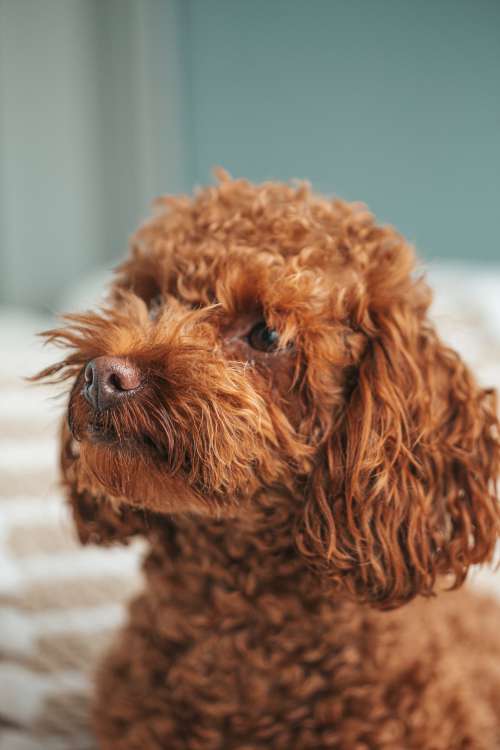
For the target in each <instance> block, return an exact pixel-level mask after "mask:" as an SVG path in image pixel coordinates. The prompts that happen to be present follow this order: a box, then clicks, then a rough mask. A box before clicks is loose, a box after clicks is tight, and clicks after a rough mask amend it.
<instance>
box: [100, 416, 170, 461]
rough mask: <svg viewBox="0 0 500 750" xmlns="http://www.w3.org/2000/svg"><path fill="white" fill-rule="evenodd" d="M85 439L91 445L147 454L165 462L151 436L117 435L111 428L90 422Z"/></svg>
mask: <svg viewBox="0 0 500 750" xmlns="http://www.w3.org/2000/svg"><path fill="white" fill-rule="evenodd" d="M85 438H86V439H87V440H89V442H91V443H92V444H93V445H97V446H102V447H106V448H111V449H112V450H116V451H122V452H125V453H134V454H137V453H142V454H144V453H147V454H149V455H153V456H154V457H155V458H156V459H160V460H165V458H166V455H165V449H164V448H163V447H162V446H161V445H160V444H159V443H157V442H156V441H155V440H154V438H153V437H152V436H151V435H148V434H147V433H140V434H137V435H118V433H117V432H116V430H115V429H114V428H113V427H110V426H106V427H104V426H103V425H100V424H99V423H96V422H91V423H89V424H88V425H87V429H86V432H85Z"/></svg>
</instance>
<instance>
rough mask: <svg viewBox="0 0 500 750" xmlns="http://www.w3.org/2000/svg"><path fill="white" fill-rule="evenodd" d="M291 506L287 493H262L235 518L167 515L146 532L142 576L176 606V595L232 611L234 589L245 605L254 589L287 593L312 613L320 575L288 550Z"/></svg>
mask: <svg viewBox="0 0 500 750" xmlns="http://www.w3.org/2000/svg"><path fill="white" fill-rule="evenodd" d="M295 507H296V501H295V502H294V498H293V497H292V496H289V495H288V493H277V492H266V493H262V495H261V496H260V497H259V498H258V500H257V502H256V503H255V505H254V506H253V508H252V509H251V510H245V511H244V512H242V513H241V514H240V515H239V516H234V517H231V518H223V519H220V520H215V519H210V518H207V517H201V516H180V515H179V516H176V517H173V518H172V521H171V522H170V523H167V524H163V525H161V526H160V528H159V529H157V531H156V532H155V533H154V535H153V538H152V551H151V553H150V555H149V556H148V557H147V559H146V562H145V573H146V576H147V577H148V579H149V580H150V583H151V584H152V586H153V588H154V589H156V590H163V591H165V590H168V591H169V596H171V595H173V596H174V597H175V598H179V601H178V602H177V603H178V604H180V603H181V600H182V603H183V604H184V605H188V604H189V606H193V607H195V608H196V609H204V610H206V608H207V605H213V606H214V608H215V609H214V614H216V613H217V612H219V614H220V615H221V616H222V615H223V611H224V610H227V609H229V610H230V609H231V597H232V596H233V595H238V599H239V600H240V602H241V598H243V599H244V598H245V596H247V597H248V600H249V603H250V602H251V601H252V600H254V598H255V596H256V594H261V595H267V596H269V597H270V598H271V599H272V598H273V597H280V598H282V597H285V598H286V597H287V595H290V594H293V597H294V598H295V601H296V602H297V601H302V603H303V606H304V609H306V610H309V611H312V610H314V609H315V608H316V607H317V606H318V604H319V602H320V600H321V599H322V596H323V595H324V592H322V586H321V584H320V580H319V577H318V576H317V575H316V574H314V573H313V572H312V571H311V570H310V569H309V568H308V566H307V564H306V563H305V561H304V559H303V557H302V556H301V555H299V554H298V553H297V550H296V548H295V545H294V541H293V538H292V530H293V516H294V511H295ZM299 590H300V591H302V593H301V596H300V598H297V592H298V591H299ZM224 602H225V603H226V604H227V605H228V606H227V607H222V609H221V606H222V604H223V603H224ZM252 606H253V605H252ZM285 611H286V610H285V609H283V610H282V612H285ZM226 615H227V611H226Z"/></svg>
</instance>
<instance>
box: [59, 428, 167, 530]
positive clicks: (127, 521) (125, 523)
mask: <svg viewBox="0 0 500 750" xmlns="http://www.w3.org/2000/svg"><path fill="white" fill-rule="evenodd" d="M76 451H77V444H75V441H74V440H73V438H72V436H71V433H70V431H69V429H68V427H67V425H66V422H64V423H63V425H62V430H61V454H60V467H61V475H62V483H63V487H64V490H65V492H66V497H67V500H68V502H69V504H70V506H71V511H72V515H73V519H74V521H75V525H76V529H77V533H78V538H79V540H80V542H82V544H103V545H107V544H111V543H113V542H120V543H122V544H127V543H128V541H129V540H130V539H131V538H132V537H133V536H136V535H138V534H147V533H149V532H150V531H151V529H152V528H153V526H154V523H155V521H156V517H154V515H153V514H151V513H147V512H146V511H142V510H135V509H134V508H131V507H130V506H126V505H117V504H114V503H113V502H112V501H111V500H110V499H109V498H106V497H104V496H101V495H94V494H93V493H92V492H91V491H90V490H87V489H83V488H82V487H80V486H79V482H78V456H77V452H76Z"/></svg>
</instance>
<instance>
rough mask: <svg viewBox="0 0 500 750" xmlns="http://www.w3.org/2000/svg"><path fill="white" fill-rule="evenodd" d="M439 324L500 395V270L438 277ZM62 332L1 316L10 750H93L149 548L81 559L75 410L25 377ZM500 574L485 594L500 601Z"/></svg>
mask: <svg viewBox="0 0 500 750" xmlns="http://www.w3.org/2000/svg"><path fill="white" fill-rule="evenodd" d="M432 281H433V283H434V285H435V286H436V287H437V289H438V293H437V299H436V305H435V308H434V314H435V317H436V320H437V322H438V325H439V327H440V329H441V332H442V334H443V335H444V337H445V338H446V339H447V340H448V341H449V342H450V343H452V344H453V345H454V346H455V347H456V348H458V349H459V350H461V352H462V354H463V355H464V356H465V358H466V359H467V360H468V361H469V362H470V364H471V365H472V366H473V367H474V368H475V369H476V370H477V372H478V374H479V377H480V380H481V381H482V382H484V383H485V384H486V383H487V384H495V385H497V386H500V269H498V270H492V271H491V272H490V271H488V272H480V271H476V272H471V271H470V270H467V271H466V272H464V270H463V269H460V268H450V267H446V268H441V269H436V270H434V271H433V272H432ZM47 324H50V321H44V320H42V319H39V318H37V317H32V316H28V315H26V314H24V315H22V314H20V313H19V312H15V313H14V312H8V311H6V310H5V311H3V312H2V311H1V310H0V352H1V355H0V356H1V359H0V748H1V750H44V749H46V750H92V749H93V748H94V747H95V745H94V743H93V740H92V738H91V736H90V733H89V731H88V698H89V693H90V691H91V685H92V672H93V669H94V667H95V664H96V661H97V659H98V658H99V655H100V654H101V653H102V651H103V649H105V648H106V645H107V644H108V643H109V642H110V640H111V639H112V638H113V635H114V633H115V632H116V629H117V627H118V626H119V625H120V623H121V622H122V621H123V618H124V616H125V604H126V601H127V600H128V599H129V598H130V596H131V595H132V594H133V592H134V591H135V590H136V589H137V588H138V586H140V572H139V560H140V556H141V551H142V547H141V544H140V542H138V543H135V544H133V545H131V546H129V547H117V548H114V549H101V548H98V547H86V548H82V547H80V546H79V545H78V544H77V542H76V539H75V534H74V531H73V529H72V526H71V522H70V518H69V515H68V512H67V509H66V507H65V505H64V502H63V499H62V497H61V493H60V491H59V489H58V485H57V469H56V461H57V458H56V438H55V433H56V426H57V422H58V418H59V415H60V414H61V413H62V411H63V407H64V399H61V398H60V399H54V398H53V396H52V393H51V392H49V391H47V390H45V389H43V388H41V387H39V386H37V387H34V386H27V385H25V384H24V383H23V382H22V380H21V376H24V375H27V374H31V373H33V372H35V371H37V369H39V368H41V367H42V366H43V365H44V364H46V363H48V362H49V361H51V360H52V359H53V358H54V352H49V351H44V350H42V349H41V347H40V345H39V344H38V343H37V342H36V341H35V339H34V335H33V334H34V331H35V330H40V329H41V328H43V327H45V326H46V325H47ZM498 578H500V574H499V576H498V577H495V574H494V573H491V572H487V571H486V572H482V573H481V574H478V575H474V576H473V584H474V585H477V586H481V587H483V588H486V589H490V590H495V586H496V587H497V589H498V590H500V586H499V584H498Z"/></svg>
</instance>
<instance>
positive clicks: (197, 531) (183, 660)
mask: <svg viewBox="0 0 500 750" xmlns="http://www.w3.org/2000/svg"><path fill="white" fill-rule="evenodd" d="M274 538H275V539H279V535H276V534H275V537H274ZM265 542H266V540H265V539H263V538H262V536H256V535H255V533H253V532H252V533H251V532H250V531H249V530H248V528H245V526H244V525H243V526H242V525H241V524H239V523H236V522H235V521H231V520H230V519H228V520H224V521H219V522H213V521H209V520H208V519H195V518H191V519H182V521H178V522H176V523H175V525H174V523H173V522H172V524H171V525H170V524H166V525H165V526H164V528H163V529H161V530H159V531H158V533H157V535H156V537H155V539H154V541H153V545H152V550H151V552H150V553H149V555H148V557H147V558H146V560H145V564H144V570H145V575H146V579H147V584H148V585H147V587H146V591H145V593H144V594H143V595H141V596H140V597H139V598H138V599H137V600H136V601H135V602H134V603H133V605H132V608H131V621H130V625H129V628H128V630H127V633H126V639H127V643H128V644H129V645H128V647H127V649H121V647H120V646H119V645H118V647H117V648H116V649H115V651H114V653H112V654H111V656H110V658H109V660H108V662H107V663H105V665H104V668H103V673H102V675H103V688H104V690H105V686H106V683H107V680H108V679H110V680H112V681H113V684H115V686H116V684H117V679H116V678H117V677H118V678H119V680H118V681H119V682H120V684H121V685H122V688H121V689H122V690H123V696H120V695H119V694H118V695H116V694H115V696H114V698H113V700H115V701H116V702H117V706H118V709H117V710H118V713H119V711H120V706H126V711H127V712H128V713H127V715H129V713H130V711H134V708H133V707H134V706H137V711H138V715H137V719H136V720H137V723H138V724H140V722H141V717H143V716H147V717H148V719H147V728H146V725H144V732H146V731H148V732H150V731H153V730H154V727H156V726H157V731H158V732H159V733H160V734H159V736H163V735H162V734H161V733H164V736H168V733H169V732H170V731H171V732H172V734H173V736H175V737H179V736H181V737H185V738H186V743H187V744H186V745H185V746H186V747H196V746H197V745H196V741H198V740H200V742H201V741H202V739H203V742H202V744H200V747H208V748H210V747H212V745H211V744H210V742H209V738H210V736H211V735H213V737H214V738H215V737H216V736H220V734H221V733H223V736H224V738H225V739H224V742H225V744H224V748H225V749H226V748H227V749H229V748H232V747H238V748H240V747H244V744H242V743H244V741H249V742H251V744H249V745H248V747H261V746H262V747H273V748H274V747H276V748H278V747H283V748H287V749H288V748H294V747H297V748H301V749H302V748H322V747H325V748H326V747H331V746H336V745H335V742H336V739H337V737H340V735H341V734H345V731H346V729H345V726H346V724H347V725H348V726H350V725H351V724H352V732H353V735H352V736H353V743H354V742H355V741H356V738H358V737H360V736H363V734H365V733H366V737H372V738H373V737H377V736H378V735H380V737H384V736H385V734H387V735H388V734H390V733H391V732H392V733H393V735H394V738H395V744H388V745H387V747H402V746H408V747H413V745H410V744H409V743H410V739H409V735H407V732H408V727H406V726H405V718H404V717H405V715H406V714H407V711H408V706H410V704H413V705H417V704H418V703H422V717H423V718H422V722H423V723H425V724H426V725H427V724H428V723H429V722H432V721H433V716H432V711H431V712H427V713H426V710H425V705H424V703H423V699H422V696H423V695H424V693H425V692H426V691H428V689H429V688H428V686H429V684H432V682H433V680H434V681H435V684H438V683H439V680H440V671H441V669H443V668H444V669H445V670H446V669H447V665H446V664H441V663H440V660H439V659H437V657H436V654H438V653H442V652H440V648H441V646H442V645H444V641H445V640H446V638H447V624H446V621H445V619H443V614H442V612H440V610H442V609H443V606H442V605H441V603H440V602H439V601H437V602H436V603H431V604H429V603H427V602H423V603H419V602H416V603H414V604H411V605H409V606H408V607H406V608H403V609H400V610H397V611H395V612H392V613H387V612H386V613H378V612H375V611H373V610H371V609H369V608H368V607H362V606H359V605H356V604H353V603H350V602H347V601H346V600H342V599H339V598H338V597H332V596H328V595H327V592H326V591H325V590H322V589H321V587H320V586H319V584H318V582H317V579H315V577H314V576H313V575H312V574H311V573H310V572H309V571H308V570H307V568H306V567H305V565H304V563H303V562H302V561H300V559H299V558H298V557H297V556H296V555H292V554H288V553H287V549H286V544H284V543H282V544H279V545H278V546H275V547H274V548H272V549H268V547H267V546H266V544H265ZM460 596H463V595H460ZM462 606H463V605H462ZM451 611H452V610H450V612H451ZM433 613H434V614H433ZM130 638H132V640H133V647H132V648H130ZM430 643H433V644H434V648H435V653H434V654H433V653H432V649H430V648H429V644H430ZM448 648H449V645H448ZM443 650H444V649H443ZM402 678H404V683H405V689H404V690H401V688H400V687H396V686H398V685H399V686H400V685H401V680H402ZM103 688H101V695H102V694H103V693H102V690H103ZM115 690H116V687H115ZM461 698H462V696H461V695H460V691H458V693H457V695H456V696H455V698H454V700H456V701H458V702H459V703H460V700H461ZM108 699H109V698H108ZM464 700H465V699H464ZM465 702H466V701H465ZM145 708H147V710H146V711H145ZM110 713H111V715H112V713H113V712H112V711H110ZM439 721H440V722H441V723H442V718H440V719H439ZM152 728H153V729H152ZM115 729H116V728H115ZM441 729H442V725H441ZM104 731H105V732H106V733H109V732H110V731H111V730H110V727H106V728H104ZM138 731H139V730H138ZM450 731H451V729H450ZM165 733H166V734H165ZM398 738H399V739H398ZM405 738H406V739H405ZM378 741H379V740H377V742H378ZM214 742H215V740H214ZM397 742H408V745H398V744H397ZM193 743H194V744H193ZM252 743H253V744H252ZM259 743H261V744H259ZM282 743H283V744H282ZM160 746H163V745H160ZM177 746H178V747H179V748H180V747H184V745H182V744H179V745H175V744H174V745H171V746H170V745H169V747H173V748H175V747H177ZM353 746H354V745H353ZM370 746H371V745H367V747H370ZM377 746H379V745H377ZM380 746H381V747H382V746H385V745H380ZM213 747H214V748H215V747H218V746H217V745H216V744H214V745H213ZM450 747H451V745H450ZM457 747H458V745H457Z"/></svg>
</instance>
